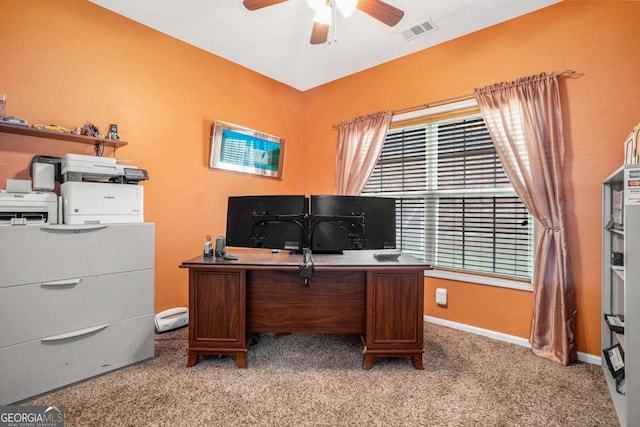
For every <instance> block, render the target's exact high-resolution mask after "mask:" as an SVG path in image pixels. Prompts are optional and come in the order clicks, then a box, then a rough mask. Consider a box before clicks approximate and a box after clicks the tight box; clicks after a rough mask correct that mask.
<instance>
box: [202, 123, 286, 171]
mask: <svg viewBox="0 0 640 427" xmlns="http://www.w3.org/2000/svg"><path fill="white" fill-rule="evenodd" d="M284 148H285V140H284V139H283V138H280V137H277V136H274V135H269V134H267V133H264V132H259V131H256V130H253V129H249V128H246V127H242V126H238V125H234V124H231V123H227V122H223V121H219V120H216V121H215V122H214V124H213V131H212V135H211V154H210V157H209V167H211V168H213V169H224V170H229V171H234V172H241V173H248V174H252V175H262V176H267V177H272V178H282V172H283V166H284Z"/></svg>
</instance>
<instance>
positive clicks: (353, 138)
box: [335, 111, 393, 196]
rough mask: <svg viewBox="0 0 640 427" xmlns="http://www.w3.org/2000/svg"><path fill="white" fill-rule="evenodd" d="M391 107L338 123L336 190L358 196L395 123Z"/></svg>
mask: <svg viewBox="0 0 640 427" xmlns="http://www.w3.org/2000/svg"><path fill="white" fill-rule="evenodd" d="M392 114H393V113H392V112H391V111H381V112H379V113H374V114H369V115H367V116H361V117H357V118H355V119H353V120H348V121H343V122H341V123H340V125H339V126H338V147H337V153H336V185H335V189H336V194H340V195H348V196H357V195H359V194H360V193H361V192H362V189H363V188H364V185H365V184H366V182H367V179H369V176H370V175H371V173H372V172H373V168H374V167H375V165H376V162H377V161H378V157H380V152H381V151H382V145H383V144H384V138H385V137H386V135H387V130H388V129H389V124H390V123H391V116H392Z"/></svg>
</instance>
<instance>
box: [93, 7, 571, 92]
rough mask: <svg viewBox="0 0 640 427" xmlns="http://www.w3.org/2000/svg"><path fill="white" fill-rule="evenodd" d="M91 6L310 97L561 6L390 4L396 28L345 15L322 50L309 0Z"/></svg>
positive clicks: (361, 16)
mask: <svg viewBox="0 0 640 427" xmlns="http://www.w3.org/2000/svg"><path fill="white" fill-rule="evenodd" d="M90 1H91V2H92V3H95V4H97V5H100V6H102V7H105V8H107V9H110V10H112V11H114V12H116V13H118V14H121V15H123V16H126V17H128V18H130V19H132V20H134V21H137V22H140V23H142V24H144V25H147V26H149V27H151V28H154V29H156V30H158V31H161V32H163V33H166V34H169V35H171V36H173V37H175V38H177V39H180V40H182V41H185V42H187V43H189V44H191V45H194V46H197V47H199V48H201V49H204V50H206V51H208V52H211V53H213V54H216V55H218V56H221V57H223V58H226V59H228V60H230V61H232V62H235V63H237V64H240V65H242V66H244V67H247V68H249V69H251V70H254V71H256V72H258V73H260V74H263V75H265V76H268V77H271V78H273V79H275V80H277V81H280V82H282V83H285V84H287V85H289V86H292V87H294V88H296V89H298V90H303V91H304V90H307V89H310V88H313V87H315V86H319V85H322V84H324V83H327V82H330V81H333V80H336V79H339V78H341V77H344V76H347V75H350V74H353V73H356V72H358V71H362V70H364V69H367V68H370V67H373V66H375V65H378V64H381V63H384V62H387V61H390V60H393V59H395V58H399V57H401V56H405V55H408V54H410V53H413V52H416V51H419V50H422V49H425V48H428V47H431V46H434V45H436V44H439V43H442V42H445V41H447V40H451V39H454V38H456V37H460V36H463V35H465V34H469V33H472V32H474V31H478V30H480V29H482V28H486V27H489V26H491V25H494V24H497V23H500V22H503V21H506V20H509V19H511V18H514V17H516V16H520V15H524V14H526V13H529V12H532V11H534V10H537V9H540V8H543V7H546V6H549V5H551V4H554V3H557V2H559V1H561V0H385V2H386V3H389V4H391V5H393V6H395V7H397V8H399V9H402V10H403V11H404V12H405V15H404V17H403V18H402V20H401V21H400V22H399V23H398V24H397V25H396V26H395V27H388V26H387V25H385V24H383V23H382V22H380V21H377V20H375V19H373V18H371V17H370V16H368V15H366V14H365V13H363V12H362V11H360V10H356V11H355V13H354V14H353V15H351V16H350V17H349V18H344V17H342V16H340V15H339V14H338V20H337V25H335V24H334V26H333V27H332V30H331V31H330V32H329V42H328V43H326V44H321V45H311V44H310V43H309V37H310V35H311V27H312V20H313V14H314V12H313V10H312V9H311V8H309V6H308V5H307V2H306V0H290V1H287V2H284V3H280V4H277V5H274V6H269V7H266V8H263V9H259V10H255V11H249V10H247V9H245V7H244V6H243V5H242V0H180V1H178V0H135V1H131V0H90ZM427 20H428V21H431V22H432V23H433V24H435V26H436V27H437V29H436V30H435V31H431V32H429V33H427V34H426V35H424V36H421V37H418V38H415V39H413V40H411V41H407V40H406V39H405V37H404V36H403V35H402V31H403V30H405V29H407V28H409V27H411V26H413V25H416V24H419V23H422V22H424V21H427ZM334 30H335V33H334Z"/></svg>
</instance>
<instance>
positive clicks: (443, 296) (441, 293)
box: [436, 288, 447, 305]
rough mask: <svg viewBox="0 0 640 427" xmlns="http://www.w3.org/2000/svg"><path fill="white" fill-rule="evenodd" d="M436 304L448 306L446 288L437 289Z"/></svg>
mask: <svg viewBox="0 0 640 427" xmlns="http://www.w3.org/2000/svg"><path fill="white" fill-rule="evenodd" d="M436 304H438V305H447V290H446V289H444V288H437V289H436Z"/></svg>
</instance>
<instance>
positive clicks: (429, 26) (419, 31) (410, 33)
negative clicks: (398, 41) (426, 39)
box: [401, 19, 438, 41]
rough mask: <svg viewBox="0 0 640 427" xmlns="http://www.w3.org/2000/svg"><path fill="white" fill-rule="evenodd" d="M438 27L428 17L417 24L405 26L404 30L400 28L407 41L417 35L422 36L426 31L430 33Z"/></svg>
mask: <svg viewBox="0 0 640 427" xmlns="http://www.w3.org/2000/svg"><path fill="white" fill-rule="evenodd" d="M437 29H438V27H437V26H436V24H434V23H433V21H432V20H430V19H428V20H426V21H424V22H421V23H419V24H415V25H412V26H410V27H408V28H405V29H404V30H402V31H401V32H402V35H403V36H404V38H405V39H406V40H407V41H409V40H413V39H415V38H417V37H421V36H424V35H425V34H427V33H430V32H432V31H435V30H437Z"/></svg>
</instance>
